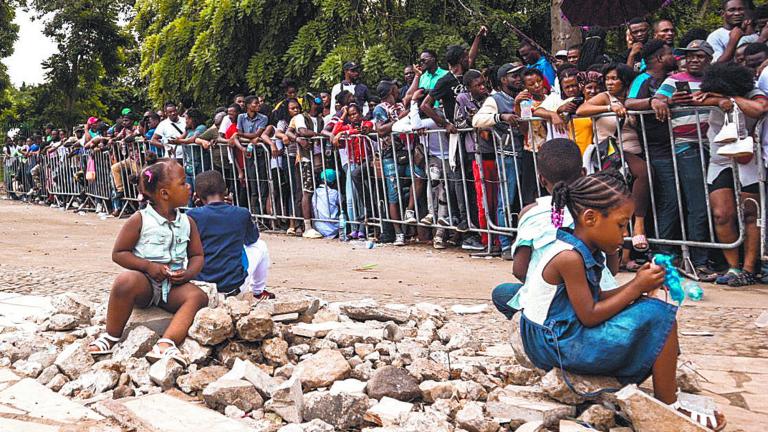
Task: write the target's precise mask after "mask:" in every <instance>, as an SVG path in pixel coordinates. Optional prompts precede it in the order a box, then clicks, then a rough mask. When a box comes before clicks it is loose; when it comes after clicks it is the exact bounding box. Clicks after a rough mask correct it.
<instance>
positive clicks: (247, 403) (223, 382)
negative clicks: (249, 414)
mask: <svg viewBox="0 0 768 432" xmlns="http://www.w3.org/2000/svg"><path fill="white" fill-rule="evenodd" d="M203 400H204V401H205V404H206V405H208V406H209V407H210V408H211V409H215V410H217V411H219V412H224V409H225V408H226V407H227V405H234V406H236V407H238V408H239V409H241V410H243V411H252V410H254V409H256V408H261V406H262V405H263V404H264V401H263V399H262V398H261V395H259V392H258V391H257V390H256V387H254V386H253V384H251V383H249V382H248V381H246V380H229V379H225V378H221V379H219V380H217V381H214V382H212V383H210V384H208V386H206V387H205V389H204V390H203Z"/></svg>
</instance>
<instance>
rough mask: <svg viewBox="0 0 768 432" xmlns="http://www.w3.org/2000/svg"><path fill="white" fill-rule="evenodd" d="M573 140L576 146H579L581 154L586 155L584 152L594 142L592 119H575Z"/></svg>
mask: <svg viewBox="0 0 768 432" xmlns="http://www.w3.org/2000/svg"><path fill="white" fill-rule="evenodd" d="M572 135H573V140H574V141H576V145H578V146H579V150H580V151H581V154H582V155H583V154H584V150H586V149H587V147H588V146H589V145H590V144H592V142H593V140H594V133H593V131H592V119H590V118H575V119H573V132H572Z"/></svg>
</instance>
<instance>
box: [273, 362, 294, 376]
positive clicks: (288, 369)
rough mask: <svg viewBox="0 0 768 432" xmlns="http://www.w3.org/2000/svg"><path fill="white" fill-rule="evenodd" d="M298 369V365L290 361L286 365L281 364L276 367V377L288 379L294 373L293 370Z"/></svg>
mask: <svg viewBox="0 0 768 432" xmlns="http://www.w3.org/2000/svg"><path fill="white" fill-rule="evenodd" d="M294 369H296V366H294V365H292V364H290V363H288V364H287V365H285V366H280V367H279V368H277V369H275V373H274V375H273V376H274V377H275V378H277V379H280V378H282V379H288V378H290V377H291V376H292V375H293V370H294Z"/></svg>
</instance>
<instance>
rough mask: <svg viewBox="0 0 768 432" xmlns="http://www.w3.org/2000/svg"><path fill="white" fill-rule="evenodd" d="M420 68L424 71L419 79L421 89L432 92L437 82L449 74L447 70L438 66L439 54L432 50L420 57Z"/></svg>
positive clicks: (426, 51) (425, 51) (424, 52)
mask: <svg viewBox="0 0 768 432" xmlns="http://www.w3.org/2000/svg"><path fill="white" fill-rule="evenodd" d="M419 66H421V69H422V70H423V71H424V72H422V74H421V77H420V78H419V88H423V89H424V90H427V91H429V90H432V89H433V88H435V84H437V80H439V79H440V78H442V77H443V76H444V75H445V74H447V73H448V71H447V70H445V69H443V68H440V67H438V66H437V54H435V52H434V51H432V50H424V51H423V52H422V53H421V55H420V56H419Z"/></svg>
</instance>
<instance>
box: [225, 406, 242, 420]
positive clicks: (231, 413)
mask: <svg viewBox="0 0 768 432" xmlns="http://www.w3.org/2000/svg"><path fill="white" fill-rule="evenodd" d="M224 415H225V416H227V417H229V418H235V419H240V418H243V417H245V411H243V410H241V409H240V408H238V407H236V406H234V405H227V407H226V408H224Z"/></svg>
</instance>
